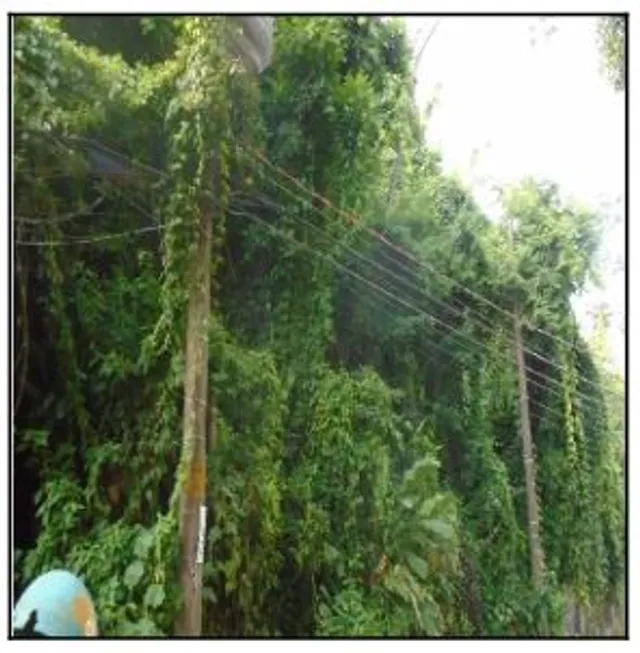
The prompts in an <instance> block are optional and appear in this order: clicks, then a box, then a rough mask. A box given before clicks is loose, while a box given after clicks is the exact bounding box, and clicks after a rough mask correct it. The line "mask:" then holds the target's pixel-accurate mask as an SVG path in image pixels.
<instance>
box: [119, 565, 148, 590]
mask: <svg viewBox="0 0 640 653" xmlns="http://www.w3.org/2000/svg"><path fill="white" fill-rule="evenodd" d="M143 574H144V565H143V564H142V562H140V560H134V561H133V562H132V563H131V564H130V565H129V566H128V567H127V569H126V571H125V572H124V584H125V585H126V586H127V587H128V588H129V589H130V590H132V589H133V588H134V587H136V586H137V584H138V583H139V582H140V579H141V578H142V575H143Z"/></svg>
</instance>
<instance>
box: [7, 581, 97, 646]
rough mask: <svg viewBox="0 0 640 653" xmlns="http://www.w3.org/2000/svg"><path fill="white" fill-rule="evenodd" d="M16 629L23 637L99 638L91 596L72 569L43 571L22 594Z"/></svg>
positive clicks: (14, 627) (17, 610) (18, 607)
mask: <svg viewBox="0 0 640 653" xmlns="http://www.w3.org/2000/svg"><path fill="white" fill-rule="evenodd" d="M13 630H14V635H16V636H22V637H97V635H98V624H97V621H96V613H95V608H94V606H93V601H92V600H91V595H90V594H89V592H88V590H87V588H86V587H85V585H84V583H83V582H82V581H81V580H80V579H79V578H78V577H77V576H74V575H73V574H72V573H70V572H68V571H64V570H55V571H49V572H47V573H46V574H42V575H41V576H38V578H36V579H35V580H34V581H33V582H32V583H31V585H29V587H27V589H26V590H25V591H24V594H23V595H22V596H21V597H20V600H19V601H18V603H17V605H16V607H15V609H14V611H13Z"/></svg>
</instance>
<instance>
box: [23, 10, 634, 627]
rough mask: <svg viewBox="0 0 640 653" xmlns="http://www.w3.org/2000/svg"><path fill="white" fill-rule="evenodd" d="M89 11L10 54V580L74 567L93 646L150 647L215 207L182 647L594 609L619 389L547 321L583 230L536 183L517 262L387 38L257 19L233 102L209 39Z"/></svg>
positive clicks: (571, 272) (603, 602)
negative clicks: (530, 472) (534, 483)
mask: <svg viewBox="0 0 640 653" xmlns="http://www.w3.org/2000/svg"><path fill="white" fill-rule="evenodd" d="M84 20H85V19H82V18H78V19H75V20H71V19H69V20H67V21H65V22H64V23H61V22H59V21H56V20H54V19H21V20H19V21H18V22H17V23H16V30H15V42H14V45H15V60H14V65H15V87H14V88H15V110H14V117H15V157H14V166H15V216H16V218H15V235H16V242H17V246H16V259H15V260H16V275H15V296H16V321H15V349H16V364H15V390H16V412H15V445H16V465H17V469H18V470H19V473H17V474H16V487H15V491H16V500H17V501H19V502H20V506H21V508H20V510H18V509H16V520H17V521H18V522H21V521H24V522H25V523H26V522H27V521H28V520H29V518H30V514H31V513H32V512H33V511H34V510H35V511H36V515H37V532H36V533H34V534H33V535H31V536H29V535H28V533H27V530H26V527H24V526H22V527H21V526H20V523H18V524H17V526H18V531H20V529H21V528H22V531H20V532H21V533H22V535H20V536H19V537H18V535H16V538H17V540H18V545H19V546H21V547H23V549H24V550H23V551H21V552H20V555H19V556H17V558H16V567H15V569H16V573H17V579H18V585H19V586H20V587H22V586H24V584H25V583H26V582H28V581H29V580H30V579H32V578H33V577H34V576H35V575H37V574H38V573H40V572H41V571H43V570H45V569H49V568H51V567H53V566H57V565H65V566H67V567H69V568H70V569H72V570H75V571H77V572H79V573H80V574H82V575H83V577H84V578H85V580H86V582H87V583H88V586H89V587H90V589H91V591H92V593H93V594H94V596H95V599H96V602H97V608H98V615H99V621H100V628H101V631H102V632H104V633H108V634H122V635H124V634H145V633H147V634H149V633H164V634H170V633H171V629H172V624H173V620H174V615H175V612H176V609H177V601H178V600H179V597H178V592H177V578H176V571H177V560H176V555H177V521H176V501H175V486H176V483H177V477H178V464H179V456H180V442H181V428H182V415H181V411H182V394H183V393H182V379H183V373H184V369H183V368H184V355H183V351H184V337H185V308H186V307H185V288H186V284H187V283H188V278H189V274H190V271H189V269H188V268H187V261H188V255H189V252H190V251H191V247H192V243H193V242H194V239H195V235H196V233H197V227H196V224H197V220H196V218H197V216H198V215H199V211H201V210H203V209H202V204H203V198H209V199H211V197H212V193H214V195H213V199H214V200H215V206H216V227H215V245H214V259H215V263H216V265H214V272H213V275H214V284H213V288H214V311H213V313H212V315H211V324H210V341H209V348H210V363H209V368H210V369H209V378H210V392H211V399H212V407H213V409H212V411H211V413H212V414H211V420H215V424H216V426H217V428H216V429H212V433H215V441H212V442H210V451H209V460H208V465H209V479H210V481H209V489H208V503H209V506H210V511H211V513H212V517H211V518H210V520H209V528H208V534H207V537H208V540H207V548H206V563H205V581H204V583H205V589H204V597H205V610H204V632H205V634H207V635H266V636H269V635H307V636H309V635H411V634H417V635H439V634H440V635H442V634H492V635H507V634H520V635H527V634H533V633H544V632H554V633H559V632H562V630H563V628H564V624H563V620H564V616H565V611H566V602H567V601H568V600H571V601H577V602H578V603H579V604H580V605H581V606H582V607H583V608H584V609H589V610H591V611H592V613H593V614H594V615H599V614H600V613H601V612H602V611H603V609H604V608H605V606H607V605H611V604H615V603H616V602H617V601H618V600H619V596H620V592H621V588H622V586H623V583H624V548H623V547H624V520H625V515H624V512H623V510H624V492H623V490H624V479H623V471H622V470H623V463H624V423H623V418H622V414H623V409H622V404H621V403H620V402H621V400H620V399H618V397H620V395H621V392H622V386H621V384H620V382H619V381H618V380H616V379H615V378H614V377H613V376H612V375H611V374H610V372H608V371H606V370H605V367H604V366H603V364H602V361H601V358H600V357H599V356H598V355H594V354H593V353H592V351H591V349H590V348H589V347H588V346H587V345H586V343H585V342H583V341H582V339H581V338H580V336H579V335H578V331H577V326H576V324H575V321H574V318H573V315H572V312H571V308H570V303H569V301H570V298H571V296H572V295H573V294H574V293H575V292H577V291H578V290H580V288H582V286H583V285H584V283H585V282H586V280H587V279H588V278H589V276H590V275H591V274H592V273H593V270H592V267H593V263H592V261H593V256H594V252H595V249H596V247H597V238H596V236H597V222H596V220H595V216H593V215H591V214H590V213H589V212H588V211H585V210H582V209H578V208H574V207H569V206H566V205H564V204H563V203H562V202H561V201H560V199H559V193H558V191H557V189H555V188H554V187H553V186H551V185H543V184H539V183H535V182H533V181H525V182H523V183H522V184H521V185H519V186H518V187H517V188H514V189H511V190H510V191H509V192H508V193H506V194H505V208H506V209H508V210H509V212H510V215H511V216H512V217H513V219H514V223H515V225H516V234H515V242H514V244H513V245H510V244H509V243H508V241H507V238H506V236H505V231H504V229H503V228H502V227H501V226H499V225H495V224H492V223H491V222H489V221H488V220H487V219H486V217H485V216H483V214H482V212H481V211H480V210H479V209H478V207H477V206H475V204H474V202H473V200H472V198H471V196H470V195H469V193H467V191H466V190H465V189H464V188H463V187H462V186H461V185H460V184H459V183H458V181H457V180H455V179H452V178H449V177H447V176H445V175H444V174H443V173H442V171H441V169H440V167H439V161H438V156H437V155H436V154H435V153H434V152H432V151H430V150H429V149H428V147H427V146H426V144H425V143H424V141H423V137H422V133H423V129H422V126H421V123H420V120H419V116H418V115H417V112H416V109H415V107H414V105H413V100H412V96H413V81H412V74H411V68H410V53H409V48H408V46H407V40H406V37H405V35H404V32H403V28H402V24H401V23H399V22H395V21H381V20H378V19H376V18H371V17H369V18H362V17H359V18H356V17H354V18H350V17H348V18H335V17H333V18H330V17H327V18H314V19H308V18H279V19H278V20H277V31H276V39H275V56H274V61H273V63H272V66H271V67H270V68H269V69H268V70H267V71H265V73H264V74H263V75H262V76H261V78H260V79H259V80H253V79H251V78H248V77H247V76H245V75H244V74H242V73H241V72H239V70H238V69H237V67H235V66H234V65H233V61H231V60H230V59H229V58H228V57H225V56H223V52H222V49H221V48H222V46H223V45H224V44H225V43H226V31H225V30H226V26H225V24H224V23H223V22H222V20H219V19H213V18H193V19H192V18H188V19H187V18H181V19H173V18H168V17H167V18H154V19H140V20H138V19H135V18H134V17H130V18H127V19H126V25H121V24H120V22H119V21H121V20H125V19H117V18H109V19H95V20H98V21H100V20H102V23H100V24H92V23H91V22H90V21H89V22H86V23H83V22H82V21H84ZM93 22H95V21H93ZM111 32H112V33H113V34H114V38H113V39H112V38H111V37H110V33H111ZM135 34H138V35H139V34H143V35H145V40H144V41H141V40H136V38H137V37H135V36H132V35H135ZM115 35H117V38H115ZM141 44H142V45H141ZM105 145H106V146H108V147H109V148H110V150H105V149H104V146H105ZM254 148H257V149H258V150H260V151H261V152H262V153H263V154H262V155H261V156H264V157H266V159H260V158H256V157H255V156H254V154H253V152H254ZM112 150H114V151H117V152H118V153H119V154H118V156H115V155H114V154H113V152H111V151H112ZM213 150H215V151H217V152H218V160H219V167H220V175H221V178H222V180H223V181H222V184H221V187H220V188H216V189H213V188H211V187H210V179H211V175H210V170H208V169H207V167H206V161H207V160H208V158H209V153H210V152H212V151H213ZM105 157H106V158H107V159H108V160H107V162H106V163H105ZM109 157H111V158H110V159H109ZM265 161H270V162H272V164H273V165H275V166H278V167H280V168H281V169H284V170H286V171H288V173H289V174H291V175H293V176H295V178H296V179H297V180H298V182H299V183H301V184H303V185H304V186H306V187H307V188H309V189H312V190H313V191H314V192H315V193H317V194H318V195H322V196H323V197H324V198H327V200H328V201H329V202H331V205H330V204H328V203H327V202H326V201H324V200H320V199H319V197H318V195H316V196H311V195H310V194H309V193H306V192H305V191H304V190H303V189H302V188H301V186H299V185H297V183H296V182H294V181H292V179H291V178H288V177H287V176H285V175H284V174H282V173H281V172H279V171H278V169H277V168H276V167H272V164H270V163H267V162H265ZM214 191H215V192H214ZM335 207H341V209H344V210H345V211H348V212H357V214H358V215H359V216H361V219H362V221H363V222H361V223H359V225H354V224H353V223H351V222H350V220H349V215H346V214H345V213H342V212H340V211H339V210H337V209H336V208H335ZM370 228H375V229H376V231H377V232H379V233H380V234H384V236H382V237H379V238H375V237H372V235H371V231H369V229H370ZM122 234H124V236H123V235H122ZM482 298H486V299H482ZM515 301H518V302H519V304H520V305H521V306H522V307H523V310H524V311H525V318H526V320H528V328H527V329H526V331H525V345H526V347H527V349H528V352H529V353H528V354H527V359H526V362H527V366H528V367H529V369H530V370H531V371H532V375H531V376H530V382H531V385H530V398H531V410H532V421H533V435H534V442H535V447H536V453H537V462H538V472H539V475H538V490H539V498H540V505H541V511H542V527H541V531H542V536H543V544H544V548H545V552H546V562H547V569H548V575H547V578H546V582H545V585H544V587H543V589H542V590H540V591H537V590H535V589H534V588H533V585H532V583H531V580H530V569H529V560H528V547H527V520H526V515H525V497H524V480H523V463H522V453H521V446H520V437H519V431H518V425H519V422H518V404H517V382H516V372H515V365H514V356H513V331H512V321H511V320H510V318H509V315H510V310H511V309H512V307H513V305H514V302H515ZM549 333H552V334H554V336H555V337H550V336H549ZM616 393H617V394H616ZM212 440H213V439H212ZM29 478H32V479H33V485H35V487H36V488H37V492H36V493H35V498H34V501H35V508H34V506H33V505H30V501H31V497H30V496H29V495H28V493H29V491H30V489H29V486H28V479H29ZM18 531H16V532H18ZM595 618H596V617H594V619H595ZM594 627H595V628H596V629H597V628H599V627H600V626H599V625H596V626H594Z"/></svg>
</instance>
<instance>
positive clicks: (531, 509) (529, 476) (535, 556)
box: [508, 218, 544, 588]
mask: <svg viewBox="0 0 640 653" xmlns="http://www.w3.org/2000/svg"><path fill="white" fill-rule="evenodd" d="M508 229H509V240H510V243H511V247H512V251H513V246H514V235H513V218H509V222H508ZM514 336H515V349H516V362H517V365H518V388H519V394H520V399H519V406H520V432H521V435H522V459H523V462H524V481H525V489H526V495H527V521H528V531H529V551H530V556H531V577H532V580H533V584H534V586H535V587H537V588H539V587H541V585H542V581H543V576H544V554H543V549H542V540H541V539H540V511H539V507H538V494H537V491H536V461H535V455H534V453H533V437H532V435H531V420H530V418H529V394H528V391H527V374H526V366H525V360H524V347H523V346H522V321H521V315H520V307H519V305H518V303H517V302H516V306H515V309H514Z"/></svg>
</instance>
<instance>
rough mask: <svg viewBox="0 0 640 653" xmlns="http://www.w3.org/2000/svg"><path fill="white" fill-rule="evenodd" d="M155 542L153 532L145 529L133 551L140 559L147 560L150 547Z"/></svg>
mask: <svg viewBox="0 0 640 653" xmlns="http://www.w3.org/2000/svg"><path fill="white" fill-rule="evenodd" d="M152 544H153V533H151V532H150V531H143V532H142V533H140V535H139V537H138V539H137V540H136V543H135V546H134V549H133V552H134V554H135V556H136V558H139V559H140V560H145V559H146V557H147V556H148V555H149V549H150V548H151V545H152Z"/></svg>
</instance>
